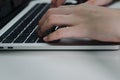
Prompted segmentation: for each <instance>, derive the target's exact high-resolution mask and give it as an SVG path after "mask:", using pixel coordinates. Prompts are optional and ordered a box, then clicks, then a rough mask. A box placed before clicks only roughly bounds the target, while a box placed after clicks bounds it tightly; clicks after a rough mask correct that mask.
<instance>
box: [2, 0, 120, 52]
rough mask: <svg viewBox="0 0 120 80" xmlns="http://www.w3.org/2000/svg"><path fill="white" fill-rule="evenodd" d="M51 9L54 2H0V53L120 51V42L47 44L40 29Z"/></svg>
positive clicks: (44, 0)
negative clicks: (41, 20) (39, 34)
mask: <svg viewBox="0 0 120 80" xmlns="http://www.w3.org/2000/svg"><path fill="white" fill-rule="evenodd" d="M73 3H74V2H71V3H66V5H71V4H73ZM49 8H50V0H0V50H5V51H6V50H119V43H113V42H100V41H95V40H90V39H87V38H86V39H73V38H69V39H61V40H59V41H53V42H50V43H46V42H44V41H43V38H42V37H39V36H38V34H37V32H36V29H37V27H38V22H39V20H40V19H41V18H42V16H43V15H44V14H45V12H46V11H47V10H48V9H49Z"/></svg>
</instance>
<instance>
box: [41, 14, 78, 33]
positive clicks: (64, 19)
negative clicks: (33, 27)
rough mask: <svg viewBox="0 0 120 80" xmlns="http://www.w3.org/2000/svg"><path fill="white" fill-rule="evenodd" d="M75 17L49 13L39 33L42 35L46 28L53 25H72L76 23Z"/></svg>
mask: <svg viewBox="0 0 120 80" xmlns="http://www.w3.org/2000/svg"><path fill="white" fill-rule="evenodd" d="M77 24H78V21H77V19H76V18H75V17H74V16H72V15H51V16H50V17H49V18H48V20H47V21H46V23H45V24H44V25H43V26H41V30H40V32H41V35H43V34H44V33H45V32H46V31H47V30H49V29H50V28H52V27H53V26H63V25H66V26H73V25H77Z"/></svg>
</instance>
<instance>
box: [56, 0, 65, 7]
mask: <svg viewBox="0 0 120 80" xmlns="http://www.w3.org/2000/svg"><path fill="white" fill-rule="evenodd" d="M64 2H65V0H58V1H57V3H56V4H57V7H58V6H60V5H62V4H63V3H64Z"/></svg>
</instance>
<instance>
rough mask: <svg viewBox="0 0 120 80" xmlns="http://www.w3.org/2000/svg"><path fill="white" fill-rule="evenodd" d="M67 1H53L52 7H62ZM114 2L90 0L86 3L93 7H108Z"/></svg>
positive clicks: (110, 0)
mask: <svg viewBox="0 0 120 80" xmlns="http://www.w3.org/2000/svg"><path fill="white" fill-rule="evenodd" d="M65 1H66V0H51V4H52V7H58V6H60V5H62V4H63V3H64V2H65ZM112 1H113V0H88V1H86V3H89V4H93V5H106V4H109V3H110V2H112Z"/></svg>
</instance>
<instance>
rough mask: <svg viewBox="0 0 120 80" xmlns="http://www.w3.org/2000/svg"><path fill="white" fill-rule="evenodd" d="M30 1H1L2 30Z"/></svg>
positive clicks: (0, 27)
mask: <svg viewBox="0 0 120 80" xmlns="http://www.w3.org/2000/svg"><path fill="white" fill-rule="evenodd" d="M28 1H30V0H0V29H2V28H3V27H4V26H5V24H6V23H8V22H9V21H10V20H11V19H12V18H13V17H15V16H16V15H17V14H18V13H19V12H20V11H21V10H22V9H23V8H24V7H25V6H24V7H22V5H24V4H26V3H27V2H28Z"/></svg>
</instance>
